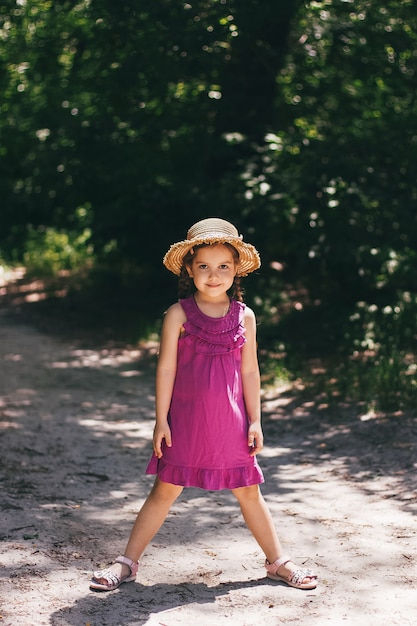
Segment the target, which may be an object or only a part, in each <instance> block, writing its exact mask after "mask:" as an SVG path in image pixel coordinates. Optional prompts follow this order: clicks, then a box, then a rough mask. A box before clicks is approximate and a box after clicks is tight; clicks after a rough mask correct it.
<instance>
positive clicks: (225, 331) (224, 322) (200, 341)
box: [180, 298, 246, 354]
mask: <svg viewBox="0 0 417 626" xmlns="http://www.w3.org/2000/svg"><path fill="white" fill-rule="evenodd" d="M180 303H181V306H182V308H183V309H184V312H185V314H186V316H187V321H186V322H185V323H184V330H185V333H186V334H185V335H184V341H185V343H186V344H187V345H189V346H190V347H192V348H194V350H195V351H196V352H199V353H200V354H225V353H227V352H232V351H233V350H239V349H240V348H241V347H242V346H243V344H244V343H245V342H246V338H245V327H244V325H243V315H244V311H245V305H244V304H243V303H242V302H237V301H236V300H231V302H230V309H229V311H228V313H227V315H225V316H224V317H219V318H213V317H208V316H207V315H204V313H202V312H201V311H200V309H199V308H198V306H197V303H196V301H195V300H194V298H187V299H184V300H180Z"/></svg>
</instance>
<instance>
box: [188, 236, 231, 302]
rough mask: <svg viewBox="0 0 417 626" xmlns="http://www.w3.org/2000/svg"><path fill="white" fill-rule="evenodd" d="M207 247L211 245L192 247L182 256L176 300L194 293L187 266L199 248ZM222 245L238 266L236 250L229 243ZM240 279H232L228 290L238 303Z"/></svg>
mask: <svg viewBox="0 0 417 626" xmlns="http://www.w3.org/2000/svg"><path fill="white" fill-rule="evenodd" d="M209 245H213V244H204V243H203V244H200V245H199V246H194V248H191V250H189V251H188V252H187V254H186V255H185V256H184V258H183V260H182V266H181V272H180V277H179V281H178V298H186V297H187V296H190V295H191V294H192V293H193V292H194V291H195V287H194V282H193V279H192V278H191V277H190V276H189V274H188V271H187V266H188V267H190V265H191V263H192V260H193V258H194V256H195V254H196V252H197V250H199V249H200V248H206V247H207V246H209ZM222 245H223V246H226V247H227V248H228V249H229V250H230V252H231V253H232V255H233V259H234V262H235V263H236V264H238V263H239V253H238V251H237V250H236V248H235V247H234V246H232V245H231V244H230V243H227V242H226V241H225V242H224V243H223V244H222ZM240 279H241V277H240V276H238V275H236V276H235V277H234V280H233V285H232V286H231V288H230V289H229V292H230V293H229V295H230V297H231V298H232V299H233V300H237V301H238V302H243V290H242V287H241V285H240Z"/></svg>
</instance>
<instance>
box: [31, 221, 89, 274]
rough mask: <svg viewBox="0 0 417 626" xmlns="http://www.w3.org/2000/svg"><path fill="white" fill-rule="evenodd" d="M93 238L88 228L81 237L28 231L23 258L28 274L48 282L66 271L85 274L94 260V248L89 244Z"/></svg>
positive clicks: (80, 234)
mask: <svg viewBox="0 0 417 626" xmlns="http://www.w3.org/2000/svg"><path fill="white" fill-rule="evenodd" d="M90 237H91V231H90V230H89V229H88V228H86V229H85V230H84V231H83V232H82V233H73V232H69V231H67V232H58V231H57V230H56V229H54V228H45V229H44V230H34V229H33V228H29V233H28V238H27V240H26V250H25V252H24V255H23V261H24V264H25V266H26V269H27V271H28V274H29V275H32V276H37V277H40V278H47V277H54V276H57V275H58V274H59V273H60V272H62V271H65V270H68V271H71V272H73V273H75V272H79V271H81V270H85V269H86V268H88V267H90V266H91V264H92V262H93V258H94V257H93V249H92V246H91V245H89V243H88V242H89V240H90Z"/></svg>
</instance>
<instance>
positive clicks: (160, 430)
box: [153, 422, 172, 459]
mask: <svg viewBox="0 0 417 626" xmlns="http://www.w3.org/2000/svg"><path fill="white" fill-rule="evenodd" d="M163 439H165V443H166V445H167V446H168V448H170V447H171V446H172V441H171V429H170V427H169V425H168V422H165V423H164V424H155V428H154V431H153V451H154V453H155V455H156V456H157V457H158V459H160V458H161V457H162V441H163Z"/></svg>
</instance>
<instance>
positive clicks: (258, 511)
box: [232, 485, 282, 563]
mask: <svg viewBox="0 0 417 626" xmlns="http://www.w3.org/2000/svg"><path fill="white" fill-rule="evenodd" d="M232 493H233V495H234V496H235V497H236V498H237V500H238V502H239V505H240V508H241V511H242V515H243V519H244V520H245V522H246V526H247V527H248V528H249V530H250V531H251V533H252V535H253V536H254V537H255V539H256V541H257V542H258V544H259V546H260V547H261V549H262V550H263V552H264V553H265V556H266V558H267V559H268V561H269V562H270V563H273V562H274V561H276V560H277V559H278V558H279V557H281V556H282V547H281V543H280V541H279V539H278V536H277V533H276V531H275V527H274V523H273V521H272V517H271V513H270V512H269V509H268V507H267V506H266V502H265V500H264V498H263V496H262V494H261V491H260V489H259V487H258V485H252V486H250V487H240V488H238V489H232Z"/></svg>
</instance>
